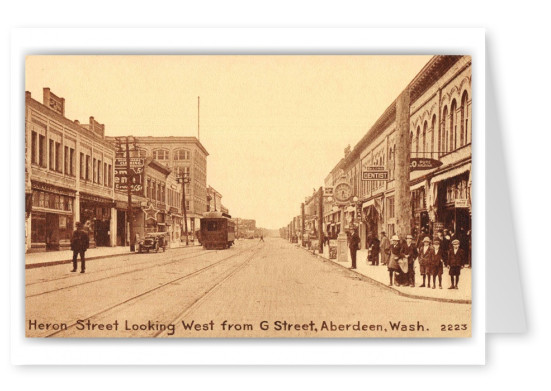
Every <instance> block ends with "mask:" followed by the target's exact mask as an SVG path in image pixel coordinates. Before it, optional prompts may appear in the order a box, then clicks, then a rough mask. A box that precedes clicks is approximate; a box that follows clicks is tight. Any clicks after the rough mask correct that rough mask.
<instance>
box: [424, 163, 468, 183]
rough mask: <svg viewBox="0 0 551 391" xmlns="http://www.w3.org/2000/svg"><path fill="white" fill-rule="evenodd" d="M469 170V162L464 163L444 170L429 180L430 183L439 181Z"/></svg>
mask: <svg viewBox="0 0 551 391" xmlns="http://www.w3.org/2000/svg"><path fill="white" fill-rule="evenodd" d="M469 171H471V163H468V164H464V165H462V166H460V167H456V168H454V169H451V170H449V171H446V172H444V173H442V174H438V175H435V176H433V177H432V178H431V180H430V181H431V183H436V182H441V181H443V180H446V179H450V178H453V177H455V176H458V175H461V174H464V173H466V172H469Z"/></svg>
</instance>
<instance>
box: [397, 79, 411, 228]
mask: <svg viewBox="0 0 551 391" xmlns="http://www.w3.org/2000/svg"><path fill="white" fill-rule="evenodd" d="M409 105H410V97H409V89H406V90H405V91H404V92H402V93H401V94H400V96H399V97H398V99H396V126H397V132H396V133H397V137H396V185H395V186H396V187H395V197H396V198H395V215H396V231H397V232H398V233H399V234H400V236H401V237H400V239H405V236H406V235H407V234H408V233H409V231H410V229H411V226H410V224H411V203H410V190H409V160H410V159H409V158H410V156H409V155H410V141H409Z"/></svg>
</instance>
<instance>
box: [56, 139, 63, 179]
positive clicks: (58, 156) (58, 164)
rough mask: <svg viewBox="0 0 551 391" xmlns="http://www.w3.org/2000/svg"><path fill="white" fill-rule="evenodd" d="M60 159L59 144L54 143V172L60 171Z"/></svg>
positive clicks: (61, 156) (61, 157)
mask: <svg viewBox="0 0 551 391" xmlns="http://www.w3.org/2000/svg"><path fill="white" fill-rule="evenodd" d="M62 159H63V155H62V154H61V143H55V170H56V171H57V172H63V171H62V168H61V167H62Z"/></svg>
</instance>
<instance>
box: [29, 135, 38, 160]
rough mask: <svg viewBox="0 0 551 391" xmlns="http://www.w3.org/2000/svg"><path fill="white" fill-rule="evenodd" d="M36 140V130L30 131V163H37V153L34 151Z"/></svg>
mask: <svg viewBox="0 0 551 391" xmlns="http://www.w3.org/2000/svg"><path fill="white" fill-rule="evenodd" d="M37 140H38V134H37V133H36V132H32V133H31V163H34V164H37V163H38V160H37V158H38V154H37V153H36V149H37V146H36V142H37Z"/></svg>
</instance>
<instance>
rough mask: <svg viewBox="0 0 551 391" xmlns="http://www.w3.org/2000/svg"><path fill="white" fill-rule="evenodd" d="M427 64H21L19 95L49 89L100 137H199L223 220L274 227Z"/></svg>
mask: <svg viewBox="0 0 551 391" xmlns="http://www.w3.org/2000/svg"><path fill="white" fill-rule="evenodd" d="M430 58H431V56H419V55H413V56H368V55H363V56H362V55H354V56H346V55H323V56H298V55H294V56H282V55H279V56H268V55H262V56H253V55H247V56H233V55H232V56H230V55H226V56H215V55H211V56H196V55H189V56H185V55H182V56H178V55H171V56H161V55H151V56H84V55H83V56H68V55H63V56H28V57H27V58H26V62H25V63H26V65H25V73H26V75H25V90H26V91H30V92H31V95H32V97H33V98H34V99H36V100H38V101H40V102H41V101H42V88H43V87H49V88H50V89H51V91H52V92H53V93H54V94H56V95H57V96H60V97H63V98H65V116H66V117H67V118H69V119H70V120H75V119H77V120H79V121H80V122H81V123H88V118H89V117H90V116H93V117H94V118H95V119H96V121H98V122H100V123H102V124H105V133H106V135H108V136H125V135H132V136H192V137H198V136H199V139H200V141H201V143H202V144H203V146H204V147H205V148H206V150H207V151H208V153H209V156H208V157H207V184H208V185H210V186H212V187H214V188H215V189H216V190H217V191H218V192H220V193H221V194H222V204H223V205H224V206H226V207H227V208H228V209H229V212H230V214H231V215H232V216H233V217H241V218H248V219H255V220H256V222H257V226H259V227H264V228H270V229H277V228H280V227H283V226H286V225H287V224H288V223H289V222H290V220H291V219H292V217H293V216H297V215H299V214H300V204H301V202H304V198H305V197H307V196H310V195H312V191H313V189H314V188H316V189H318V188H319V187H320V186H323V181H324V179H325V177H326V176H327V174H328V173H329V171H330V170H331V169H332V168H333V167H334V166H335V164H336V163H337V162H338V161H339V160H340V159H341V158H342V157H343V156H344V149H345V148H346V146H347V145H351V147H352V148H353V147H354V145H356V143H357V142H358V141H359V140H360V139H361V138H362V137H363V136H364V135H365V134H366V133H367V131H368V130H369V129H370V127H371V126H372V125H373V124H374V123H375V121H376V120H377V119H378V118H379V116H380V115H381V114H382V113H383V112H384V110H385V109H386V108H387V107H388V106H389V105H390V104H391V103H392V102H393V101H394V99H395V98H396V97H397V96H398V95H399V94H400V92H402V91H403V89H404V88H405V87H406V86H407V85H408V83H409V82H410V81H411V80H412V79H413V78H414V77H415V75H416V74H417V73H418V72H419V71H420V70H421V68H422V67H423V66H424V65H425V64H426V63H427V62H428V61H429V59H430ZM198 97H200V111H199V134H198V110H197V101H198V99H197V98H198Z"/></svg>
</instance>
